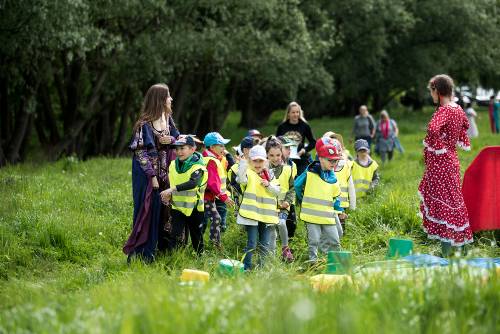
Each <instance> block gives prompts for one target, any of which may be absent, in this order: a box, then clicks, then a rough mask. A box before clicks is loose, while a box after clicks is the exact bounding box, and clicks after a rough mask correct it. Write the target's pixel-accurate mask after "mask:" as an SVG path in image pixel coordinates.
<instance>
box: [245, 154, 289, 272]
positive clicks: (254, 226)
mask: <svg viewBox="0 0 500 334" xmlns="http://www.w3.org/2000/svg"><path fill="white" fill-rule="evenodd" d="M248 155H249V159H248V160H247V159H241V160H240V163H239V168H238V176H237V178H236V180H237V181H238V183H239V184H240V185H241V187H242V190H243V198H242V201H241V204H240V209H239V211H238V217H236V223H237V224H239V225H243V226H244V227H245V230H246V232H247V245H246V247H245V257H244V259H243V264H244V268H245V270H250V269H251V268H252V255H253V252H254V251H255V250H256V249H257V250H258V252H259V253H260V255H261V256H260V264H261V265H262V264H263V260H264V257H265V256H267V254H268V252H269V237H270V231H271V228H270V227H274V226H273V225H276V224H278V200H277V196H278V195H279V194H280V187H279V185H276V184H274V182H273V178H274V177H273V175H272V173H271V172H270V171H269V169H268V167H267V156H266V149H265V148H264V147H262V146H261V145H256V146H254V147H252V148H251V149H250V152H249V154H248Z"/></svg>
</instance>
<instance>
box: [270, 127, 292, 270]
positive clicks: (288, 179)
mask: <svg viewBox="0 0 500 334" xmlns="http://www.w3.org/2000/svg"><path fill="white" fill-rule="evenodd" d="M281 145H282V144H281V142H280V141H279V140H278V139H277V138H276V137H270V138H269V139H268V140H267V142H266V152H267V159H268V161H269V168H270V170H271V171H272V172H273V174H274V177H275V182H276V184H279V186H280V195H279V196H278V209H279V213H278V218H279V222H278V226H277V227H278V232H279V236H280V240H281V256H282V258H283V260H284V261H286V262H292V261H293V260H294V259H293V254H292V251H291V250H290V247H288V230H287V228H286V219H287V217H288V210H290V205H291V204H292V203H293V201H294V199H295V190H294V189H293V177H292V167H291V166H289V165H286V164H284V163H283V159H282V156H283V153H282V146H281ZM269 249H270V251H271V252H272V253H273V254H274V252H275V251H276V228H271V238H270V242H269Z"/></svg>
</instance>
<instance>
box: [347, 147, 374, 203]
mask: <svg viewBox="0 0 500 334" xmlns="http://www.w3.org/2000/svg"><path fill="white" fill-rule="evenodd" d="M354 149H355V150H356V160H354V163H353V165H352V180H353V182H354V188H355V189H356V198H363V197H365V196H366V195H367V193H368V192H370V191H373V189H375V187H376V186H377V185H378V183H379V180H380V176H379V174H378V163H377V162H376V161H375V160H372V158H371V157H370V145H369V144H368V142H367V141H366V140H364V139H358V140H356V142H355V143H354Z"/></svg>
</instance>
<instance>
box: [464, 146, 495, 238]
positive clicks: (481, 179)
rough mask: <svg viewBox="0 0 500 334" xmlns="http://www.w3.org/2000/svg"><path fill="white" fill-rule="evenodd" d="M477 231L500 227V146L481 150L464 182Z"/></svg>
mask: <svg viewBox="0 0 500 334" xmlns="http://www.w3.org/2000/svg"><path fill="white" fill-rule="evenodd" d="M462 193H463V195H464V201H465V206H466V207H467V211H468V213H469V221H470V226H471V229H472V231H473V232H477V231H484V230H498V229H500V146H490V147H486V148H484V149H483V150H482V151H481V152H479V154H478V156H477V157H476V158H475V159H474V161H473V162H472V164H471V165H470V166H469V168H467V170H466V171H465V175H464V182H463V186H462Z"/></svg>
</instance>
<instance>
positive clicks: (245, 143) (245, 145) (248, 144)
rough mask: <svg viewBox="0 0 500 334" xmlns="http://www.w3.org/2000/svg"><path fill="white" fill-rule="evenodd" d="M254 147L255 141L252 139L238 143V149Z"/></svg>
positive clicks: (246, 138)
mask: <svg viewBox="0 0 500 334" xmlns="http://www.w3.org/2000/svg"><path fill="white" fill-rule="evenodd" d="M254 145H255V140H254V139H253V138H252V137H245V138H243V140H242V141H241V143H240V147H241V148H242V149H244V148H252V147H254Z"/></svg>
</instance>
